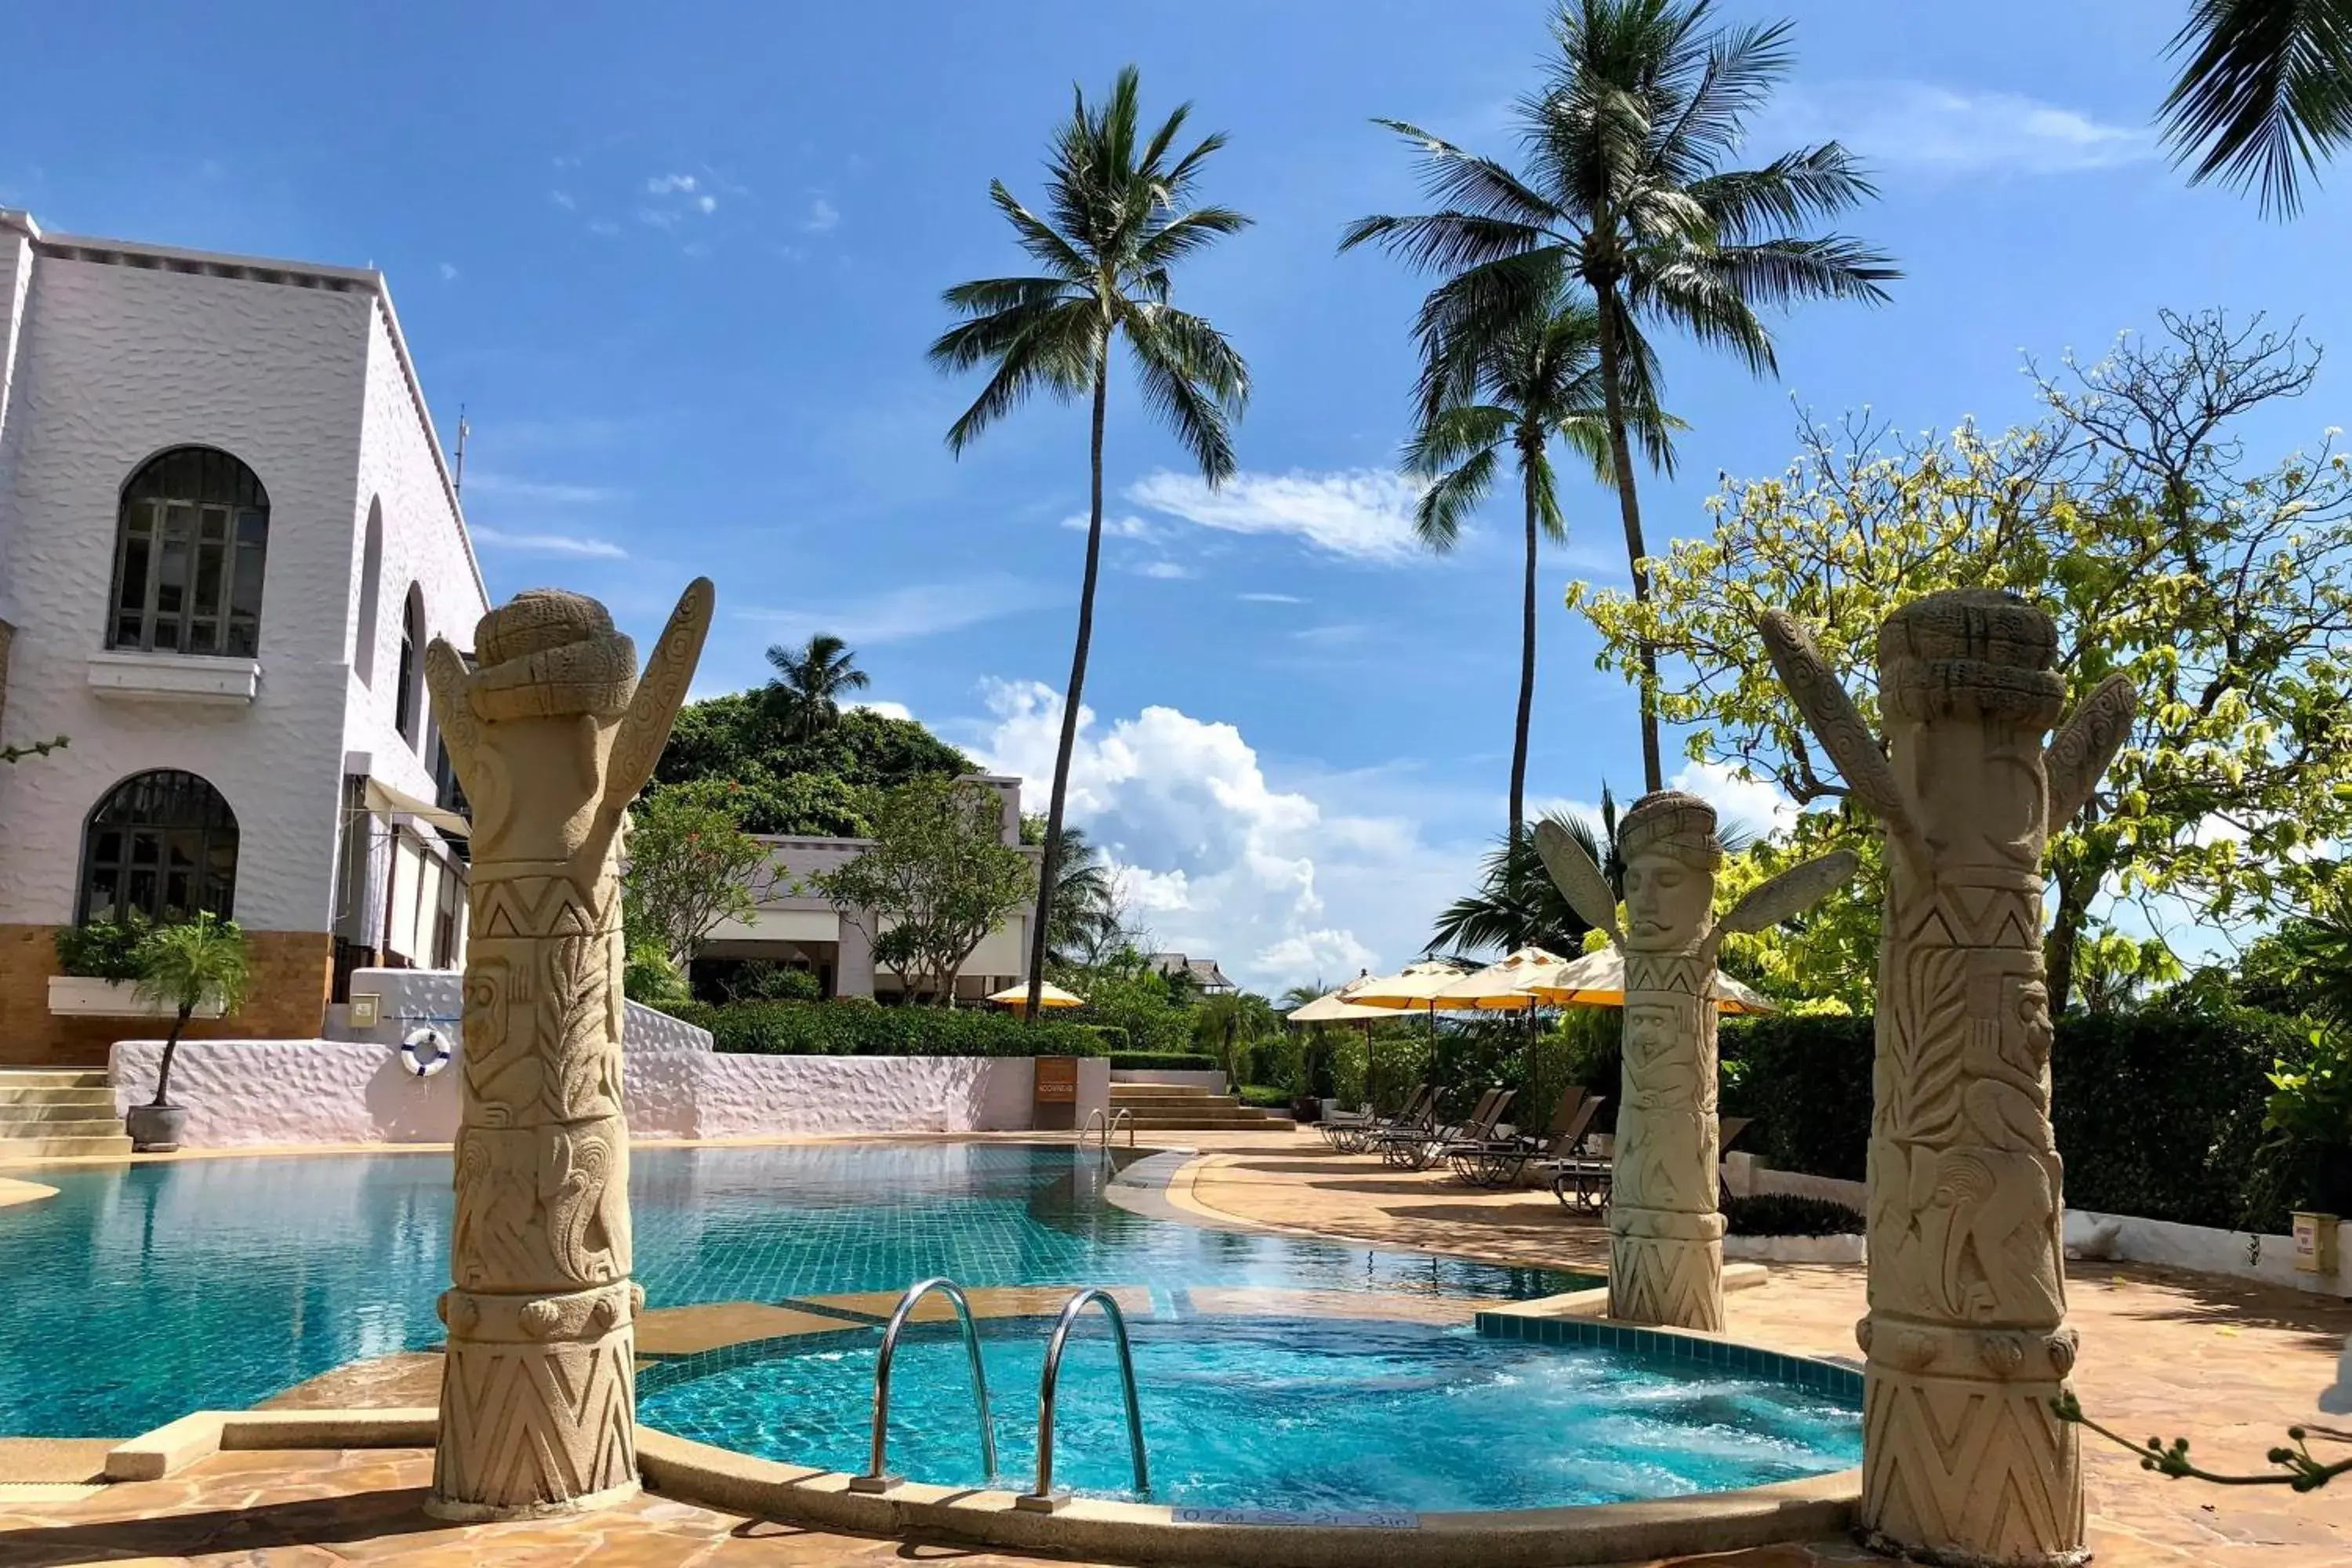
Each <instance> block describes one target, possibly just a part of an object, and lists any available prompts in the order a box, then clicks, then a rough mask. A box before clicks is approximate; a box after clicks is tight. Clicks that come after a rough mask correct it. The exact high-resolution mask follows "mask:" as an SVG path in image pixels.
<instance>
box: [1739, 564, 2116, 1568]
mask: <svg viewBox="0 0 2352 1568" xmlns="http://www.w3.org/2000/svg"><path fill="white" fill-rule="evenodd" d="M1762 629H1763V633H1764V638H1765V641H1766V644H1767V645H1768V646H1769V648H1770V650H1771V655H1772V661H1773V663H1774V665H1775V666H1777V667H1778V668H1779V670H1780V679H1781V680H1782V682H1783V683H1784V684H1785V685H1786V686H1787V687H1788V689H1789V691H1790V696H1792V697H1793V698H1794V699H1795V700H1796V702H1797V705H1798V707H1799V708H1800V709H1801V710H1802V711H1803V713H1804V715H1805V718H1806V720H1807V721H1808V722H1809V723H1810V724H1811V727H1812V729H1813V731H1814V732H1815V733H1816V734H1817V735H1819V736H1820V738H1821V742H1822V746H1823V748H1824V749H1825V750H1826V751H1827V752H1829V754H1830V756H1831V757H1832V759H1833V760H1834V761H1835V762H1836V763H1837V764H1838V767H1839V769H1840V770H1841V771H1842V772H1843V773H1844V775H1845V779H1846V783H1847V784H1848V786H1849V787H1850V788H1851V790H1852V792H1853V797H1854V798H1855V799H1856V800H1857V801H1859V802H1860V803H1862V804H1864V805H1867V806H1869V807H1870V808H1871V810H1873V811H1874V812H1875V813H1876V814H1877V815H1878V816H1880V817H1881V818H1882V819H1883V820H1884V821H1885V826H1886V843H1887V868H1886V883H1887V886H1886V905H1885V920H1884V924H1883V927H1882V935H1881V939H1880V942H1881V946H1880V952H1879V963H1878V1044H1877V1061H1876V1066H1875V1069H1874V1075H1873V1104H1872V1111H1871V1137H1870V1169H1869V1177H1870V1216H1869V1217H1870V1312H1869V1315H1868V1316H1867V1317H1865V1318H1864V1319H1863V1321H1862V1322H1861V1324H1860V1325H1859V1327H1858V1328H1857V1330H1856V1336H1857V1338H1858V1339H1859V1340H1860V1341H1861V1343H1862V1348H1863V1351H1864V1354H1865V1355H1866V1356H1867V1357H1868V1364H1867V1368H1866V1372H1865V1393H1864V1416H1863V1497H1862V1516H1861V1517H1862V1522H1863V1524H1864V1527H1865V1528H1866V1529H1867V1530H1869V1531H1872V1532H1874V1534H1875V1535H1876V1536H1877V1537H1879V1538H1880V1539H1881V1541H1882V1543H1884V1544H1887V1545H1891V1546H1894V1547H1896V1548H1900V1549H1902V1550H1905V1551H1907V1552H1910V1553H1912V1554H1913V1555H1915V1556H1919V1557H1924V1558H1925V1559H1927V1560H1928V1561H1932V1562H1937V1563H1965V1564H1970V1565H1976V1564H1996V1563H1997V1564H2002V1565H2004V1568H2009V1565H2015V1564H2053V1565H2054V1564H2066V1563H2079V1562H2081V1561H2082V1560H2083V1558H2084V1547H2083V1480H2082V1474H2081V1470H2080V1462H2079V1456H2078V1454H2077V1451H2076V1441H2075V1431H2074V1427H2073V1426H2068V1425H2065V1424H2063V1423H2062V1422H2060V1421H2059V1420H2058V1418H2057V1417H2056V1416H2055V1415H2053V1413H2052V1411H2051V1401H2052V1399H2053V1396H2055V1395H2056V1394H2058V1393H2059V1392H2060V1390H2061V1389H2063V1387H2064V1386H2065V1378H2066V1374H2067V1372H2068V1371H2069V1369H2071V1368H2072V1367H2073V1366H2074V1349H2075V1339H2074V1331H2073V1330H2071V1329H2069V1328H2067V1327H2066V1326H2065V1317H2066V1293H2065V1277H2064V1269H2063V1256H2062V1253H2061V1251H2060V1241H2059V1236H2060V1222H2061V1220H2062V1218H2063V1213H2064V1210H2063V1201H2062V1198H2061V1195H2060V1169H2059V1161H2058V1152H2057V1147H2056V1144H2055V1143H2054V1142H2053V1139H2052V1137H2051V1131H2050V1037H2051V1027H2050V999H2049V994H2048V993H2047V991H2046V990H2045V989H2044V988H2043V985H2042V852H2043V850H2044V848H2045V847H2046V846H2047V844H2048V840H2049V835H2050V830H2051V828H2052V827H2053V826H2057V825H2062V824H2063V823H2065V822H2066V821H2068V820H2070V819H2071V818H2072V817H2073V816H2074V814H2075V813H2076V812H2077V811H2079V810H2080V809H2081V808H2082V805H2083V803H2084V800H2085V799H2087V798H2088V797H2089V795H2090V793H2091V789H2092V786H2093V785H2094V784H2095V783H2096V782H2097V780H2098V777H2099V775H2100V773H2103V772H2105V769H2106V766H2107V764H2108V763H2110V762H2111V761H2113V760H2114V757H2115V753H2116V749H2117V748H2118V747H2119V746H2121V745H2122V743H2123V742H2124V739H2125V737H2126V735H2127V734H2128V733H2129V732H2130V729H2131V721H2132V712H2133V709H2134V707H2135V706H2136V704H2137V697H2136V695H2135V694H2134V692H2133V690H2132V688H2131V684H2130V682H2129V681H2128V680H2126V679H2124V678H2123V677H2121V676H2111V677H2109V678H2108V679H2107V680H2106V681H2105V683H2104V684H2102V685H2101V686H2100V687H2099V688H2098V689H2096V690H2095V691H2094V692H2093V693H2092V694H2091V695H2090V697H2089V698H2088V699H2087V700H2085V701H2084V703H2083V705H2082V706H2081V708H2080V709H2079V710H2077V711H2076V712H2075V714H2074V717H2073V718H2071V719H2070V720H2068V721H2067V722H2066V724H2065V725H2064V726H2063V729H2062V730H2061V731H2060V732H2059V734H2058V737H2057V740H2056V741H2055V742H2053V745H2052V746H2051V748H2050V750H2049V752H2047V753H2046V754H2045V753H2044V752H2043V751H2042V736H2043V735H2044V734H2045V733H2047V732H2048V731H2049V729H2050V727H2051V724H2052V722H2053V721H2054V720H2056V719H2057V717H2058V715H2059V711H2060V710H2061V708H2062V707H2063V704H2064V700H2065V683H2064V681H2063V679H2061V678H2060V677H2059V676H2058V674H2057V673H2056V672H2055V671H2054V670H2053V669H2052V668H2051V664H2052V661H2053V657H2054V654H2055V650H2056V644H2057V637H2056V631H2055V627H2054V626H2053V624H2052V622H2051V620H2050V617H2049V616H2045V615H2043V614H2042V612H2041V611H2039V610H2036V609H2033V608H2032V607H2031V606H2030V605H2026V604H2025V603H2024V602H2023V601H2022V600H2021V599H2019V598H2017V597H2015V596H2013V595H2006V594H2000V593H1995V592H1991V591H1989V590H1980V589H1964V590H1954V591H1951V592H1948V593H1941V594H1933V595H1928V596H1927V597H1926V598H1923V599H1919V600H1917V601H1916V602H1914V603H1912V604H1909V605H1905V606H1904V607H1903V608H1901V609H1899V610H1897V611H1895V614H1894V615H1893V616H1889V617H1888V618H1887V621H1886V624H1885V626H1884V627H1882V628H1881V629H1880V631H1879V634H1878V700H1879V708H1880V710H1881V713H1882V716H1883V718H1884V721H1885V727H1886V747H1885V752H1881V751H1880V749H1879V747H1878V744H1877V742H1876V741H1875V740H1874V738H1873V737H1872V735H1871V734H1870V732H1869V731H1868V730H1867V728H1866V727H1865V726H1864V723H1863V721H1862V719H1861V716H1860V715H1859V713H1858V712H1857V711H1856V710H1855V709H1854V707H1853V702H1852V701H1851V700H1849V699H1848V698H1847V696H1846V694H1845V692H1844V691H1843V689H1841V688H1840V687H1839V686H1838V684H1837V681H1836V679H1835V678H1834V677H1833V676H1832V674H1831V672H1830V670H1829V669H1828V668H1827V666H1826V665H1825V664H1824V663H1823V662H1822V658H1821V657H1820V655H1819V654H1818V653H1817V652H1815V650H1814V648H1813V647H1812V645H1811V642H1810V641H1809V640H1808V639H1807V637H1806V636H1805V634H1804V633H1803V631H1802V630H1801V629H1800V628H1799V627H1798V626H1797V625H1796V624H1795V623H1794V622H1793V621H1791V620H1790V619H1789V618H1788V617H1786V616H1780V615H1778V614H1770V615H1767V616H1765V617H1763V623H1762Z"/></svg>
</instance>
